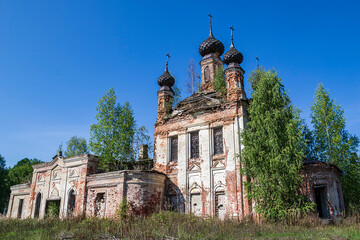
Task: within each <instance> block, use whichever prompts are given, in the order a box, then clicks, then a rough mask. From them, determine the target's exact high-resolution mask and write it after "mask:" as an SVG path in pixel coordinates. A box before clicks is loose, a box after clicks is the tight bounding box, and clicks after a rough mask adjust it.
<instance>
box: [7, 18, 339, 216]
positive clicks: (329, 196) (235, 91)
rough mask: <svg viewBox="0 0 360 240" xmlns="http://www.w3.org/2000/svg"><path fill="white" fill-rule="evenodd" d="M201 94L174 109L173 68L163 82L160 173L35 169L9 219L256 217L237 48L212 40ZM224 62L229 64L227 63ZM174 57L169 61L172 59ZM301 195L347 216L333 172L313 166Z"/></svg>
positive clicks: (86, 161) (64, 165) (71, 163)
mask: <svg viewBox="0 0 360 240" xmlns="http://www.w3.org/2000/svg"><path fill="white" fill-rule="evenodd" d="M199 53H200V55H201V56H202V60H201V62H200V67H201V87H200V88H201V89H200V91H199V92H197V93H194V94H192V95H191V96H190V97H188V98H186V99H184V100H182V101H181V102H179V103H178V104H177V105H176V106H175V107H174V108H173V107H172V101H173V97H174V91H173V90H172V86H173V85H174V83H175V79H174V78H173V77H172V76H171V75H170V73H169V70H168V62H167V63H166V68H165V71H164V73H163V74H162V75H161V76H160V77H159V78H158V84H159V86H160V89H159V91H158V93H157V94H158V110H157V120H156V123H155V133H154V166H153V168H152V169H149V170H124V171H116V172H109V173H99V172H98V171H97V164H98V162H99V160H100V159H99V158H98V157H96V156H93V155H89V154H86V155H82V156H76V157H72V158H64V157H62V156H61V154H58V155H57V156H56V157H55V158H54V159H53V160H52V161H51V162H48V163H42V164H37V165H34V166H33V168H34V173H33V178H32V181H31V183H30V184H20V185H16V186H12V187H11V196H10V202H9V207H8V217H12V218H29V217H31V218H37V217H39V218H44V217H45V216H46V215H47V214H49V210H50V209H51V206H56V208H57V209H58V213H57V215H58V216H59V217H60V218H66V217H70V216H83V215H85V216H98V217H112V216H114V215H116V210H117V209H118V207H119V206H120V205H121V203H122V202H123V201H126V202H127V204H128V206H129V214H139V215H146V214H149V213H152V212H154V211H158V210H160V209H165V210H174V211H180V212H185V213H191V214H194V215H197V216H203V217H204V216H212V217H218V218H220V219H224V218H234V219H243V218H246V217H249V216H251V215H252V214H253V213H254V203H252V202H250V201H249V199H248V198H247V194H246V191H245V188H244V183H245V182H246V181H248V178H247V177H246V176H244V175H242V173H241V171H240V169H241V168H242V160H241V155H240V152H241V149H242V148H243V145H242V141H241V137H240V133H241V131H242V130H243V129H244V128H245V126H246V122H247V119H248V113H247V107H248V105H249V100H248V98H247V96H246V92H245V88H244V73H245V71H244V70H243V69H242V67H241V66H240V64H241V63H242V61H243V55H242V54H241V52H239V51H238V50H237V49H236V48H235V46H234V43H233V37H232V32H231V45H230V48H229V50H228V51H227V52H226V53H225V54H224V55H223V53H224V45H223V44H222V43H221V42H220V41H219V40H217V39H216V38H215V37H214V35H213V33H212V27H211V19H210V34H209V37H208V38H207V39H206V40H205V41H203V42H202V43H201V44H200V46H199ZM222 55H223V57H221V56H222ZM168 57H169V56H168ZM221 68H225V71H224V72H225V85H226V93H225V94H221V93H220V92H219V91H217V89H215V88H214V84H213V83H214V81H216V77H215V76H216V73H217V71H218V70H219V69H221ZM301 174H302V175H303V176H304V178H303V179H304V181H303V185H302V186H301V192H302V194H304V195H307V196H308V198H309V200H310V201H314V202H315V203H316V205H317V211H318V212H319V215H320V216H321V217H324V218H329V217H331V216H338V215H339V214H340V212H342V211H343V210H344V202H343V196H342V190H341V184H340V181H339V177H340V175H341V171H340V170H339V169H338V168H337V167H336V166H334V165H331V164H327V163H319V162H314V161H307V162H305V163H304V167H303V169H302V172H301Z"/></svg>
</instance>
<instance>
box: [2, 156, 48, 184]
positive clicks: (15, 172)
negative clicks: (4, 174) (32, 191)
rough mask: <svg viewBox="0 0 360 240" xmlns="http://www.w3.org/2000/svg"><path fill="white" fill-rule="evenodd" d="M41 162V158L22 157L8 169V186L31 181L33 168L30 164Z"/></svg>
mask: <svg viewBox="0 0 360 240" xmlns="http://www.w3.org/2000/svg"><path fill="white" fill-rule="evenodd" d="M38 163H42V161H41V160H39V159H36V158H33V159H29V158H23V159H21V160H20V161H19V162H17V163H16V165H15V166H14V167H12V168H10V169H9V173H8V182H9V184H10V186H12V185H16V184H21V183H27V182H31V178H32V173H33V168H32V165H34V164H38Z"/></svg>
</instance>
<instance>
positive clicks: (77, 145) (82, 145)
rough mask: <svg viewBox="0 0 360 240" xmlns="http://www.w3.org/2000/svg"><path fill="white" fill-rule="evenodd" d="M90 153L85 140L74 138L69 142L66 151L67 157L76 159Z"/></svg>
mask: <svg viewBox="0 0 360 240" xmlns="http://www.w3.org/2000/svg"><path fill="white" fill-rule="evenodd" d="M86 153H88V149H87V143H86V139H85V138H81V137H77V136H73V137H72V138H70V140H69V141H68V142H67V146H66V150H65V153H64V155H65V157H66V158H69V157H74V156H78V155H82V154H86Z"/></svg>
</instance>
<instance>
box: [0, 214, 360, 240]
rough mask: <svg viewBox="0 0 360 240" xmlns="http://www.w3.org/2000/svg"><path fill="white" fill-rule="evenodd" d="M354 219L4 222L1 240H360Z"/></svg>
mask: <svg viewBox="0 0 360 240" xmlns="http://www.w3.org/2000/svg"><path fill="white" fill-rule="evenodd" d="M359 229H360V224H359V221H358V220H357V221H356V219H355V218H354V219H353V220H351V219H349V220H348V219H345V220H344V221H341V222H340V224H339V225H329V224H324V223H323V222H322V221H319V220H318V219H308V220H306V221H303V222H299V224H298V225H296V226H291V225H286V224H268V223H263V224H256V223H252V222H247V221H242V222H239V221H236V220H225V221H220V220H218V219H216V218H206V219H204V218H198V217H195V216H193V215H190V214H183V213H175V212H164V211H163V212H159V213H155V214H153V215H150V216H146V217H142V216H141V217H135V216H134V217H131V218H126V219H125V220H114V219H111V218H110V219H109V218H86V219H83V218H71V219H62V220H60V219H57V218H46V219H44V220H38V219H23V220H20V219H0V239H14V240H15V239H34V240H35V239H89V240H90V239H172V238H173V239H359V238H360V230H359Z"/></svg>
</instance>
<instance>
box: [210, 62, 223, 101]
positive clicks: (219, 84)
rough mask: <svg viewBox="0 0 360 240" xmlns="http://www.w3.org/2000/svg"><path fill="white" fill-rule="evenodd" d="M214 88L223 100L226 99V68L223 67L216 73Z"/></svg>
mask: <svg viewBox="0 0 360 240" xmlns="http://www.w3.org/2000/svg"><path fill="white" fill-rule="evenodd" d="M213 87H214V90H215V91H216V92H218V94H219V96H220V97H221V98H225V97H226V83H225V73H224V66H222V65H221V66H220V67H219V68H218V69H216V71H215V77H214V81H213Z"/></svg>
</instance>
